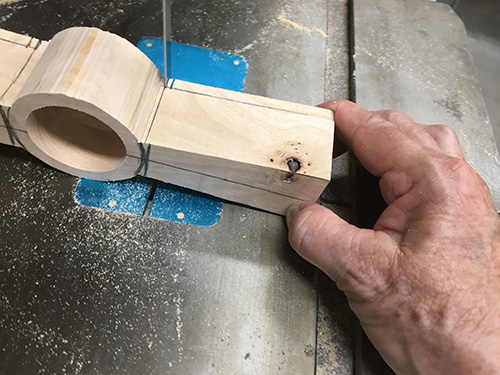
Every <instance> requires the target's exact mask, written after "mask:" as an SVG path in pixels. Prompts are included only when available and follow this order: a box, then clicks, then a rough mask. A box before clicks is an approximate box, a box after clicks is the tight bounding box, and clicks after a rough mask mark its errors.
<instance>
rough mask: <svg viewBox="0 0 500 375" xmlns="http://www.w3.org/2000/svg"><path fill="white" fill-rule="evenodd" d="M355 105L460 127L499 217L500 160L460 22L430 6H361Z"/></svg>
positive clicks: (415, 1)
mask: <svg viewBox="0 0 500 375" xmlns="http://www.w3.org/2000/svg"><path fill="white" fill-rule="evenodd" d="M354 28H355V30H354V38H355V63H356V68H355V70H356V97H357V102H358V103H359V104H361V105H363V106H365V107H367V108H369V109H382V108H390V109H395V110H398V111H401V112H403V113H406V114H408V115H410V116H411V117H413V118H414V119H415V120H416V121H417V122H420V123H423V124H447V125H450V126H451V127H453V128H454V129H455V131H456V132H457V134H458V137H459V139H460V143H461V146H462V149H463V150H464V154H465V157H466V160H467V161H468V162H469V163H470V164H471V165H472V166H473V167H474V168H475V169H476V171H477V172H478V173H479V174H480V175H481V176H482V177H483V179H484V180H485V181H486V183H487V184H488V186H489V188H490V191H491V193H492V195H493V198H494V201H495V204H496V207H497V209H498V210H499V211H500V159H499V156H498V150H497V148H496V144H495V138H494V136H493V131H492V128H491V123H490V120H489V118H488V113H487V110H486V106H485V103H484V98H483V95H482V92H481V89H480V85H479V81H478V77H477V71H476V68H475V66H474V63H473V62H472V57H471V55H470V53H469V51H468V50H467V37H466V32H465V28H464V26H463V23H462V21H461V20H460V19H459V18H458V17H457V15H456V14H455V13H454V11H453V10H452V9H451V8H450V7H449V6H448V5H446V4H441V3H435V2H433V1H429V0H377V1H375V2H374V1H371V0H355V1H354Z"/></svg>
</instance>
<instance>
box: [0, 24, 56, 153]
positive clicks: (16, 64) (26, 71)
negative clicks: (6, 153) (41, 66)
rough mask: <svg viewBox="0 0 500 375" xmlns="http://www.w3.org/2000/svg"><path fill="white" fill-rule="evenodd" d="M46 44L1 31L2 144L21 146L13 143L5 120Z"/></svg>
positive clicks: (0, 94) (0, 128) (0, 106)
mask: <svg viewBox="0 0 500 375" xmlns="http://www.w3.org/2000/svg"><path fill="white" fill-rule="evenodd" d="M46 45H47V43H46V42H43V43H42V42H40V41H39V40H38V39H35V38H31V37H29V36H25V35H20V34H16V33H13V32H10V31H7V30H1V29H0V51H1V53H0V109H1V113H0V115H1V116H0V143H5V144H10V145H15V146H19V144H18V143H17V142H16V141H15V139H14V138H13V139H12V140H11V137H10V136H9V132H8V130H7V125H8V124H7V121H6V120H7V118H8V114H9V110H10V107H11V106H12V104H13V103H14V99H15V98H16V96H17V94H18V93H19V91H20V90H21V88H22V86H23V85H24V83H25V82H26V79H27V77H28V76H29V75H30V74H31V71H32V70H33V68H34V66H35V65H36V63H37V61H38V59H39V58H40V56H41V54H42V53H43V50H44V48H45V47H46Z"/></svg>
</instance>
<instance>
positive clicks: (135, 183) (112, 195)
mask: <svg viewBox="0 0 500 375" xmlns="http://www.w3.org/2000/svg"><path fill="white" fill-rule="evenodd" d="M152 186H153V181H152V180H150V179H148V178H144V177H140V176H138V177H135V178H132V179H130V180H125V181H117V182H105V181H94V180H87V179H85V178H81V179H80V181H78V185H77V186H76V190H75V200H76V201H77V202H78V203H80V204H82V205H84V206H90V207H96V208H102V209H105V210H110V211H117V212H128V213H131V214H134V215H142V214H143V212H144V209H145V207H146V204H147V202H148V197H149V193H150V191H151V187H152Z"/></svg>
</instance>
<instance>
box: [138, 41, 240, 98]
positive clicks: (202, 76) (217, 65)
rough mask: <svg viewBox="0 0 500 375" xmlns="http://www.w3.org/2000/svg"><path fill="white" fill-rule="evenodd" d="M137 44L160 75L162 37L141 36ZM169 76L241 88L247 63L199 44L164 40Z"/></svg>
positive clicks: (235, 56) (214, 85)
mask: <svg viewBox="0 0 500 375" xmlns="http://www.w3.org/2000/svg"><path fill="white" fill-rule="evenodd" d="M137 47H138V48H139V49H140V50H141V51H142V52H144V53H145V54H146V56H148V57H149V58H150V59H151V60H152V61H153V62H154V63H155V64H156V67H157V68H158V70H159V71H160V72H161V74H162V76H163V75H164V69H165V64H164V62H163V41H162V40H161V39H156V38H144V39H141V40H140V41H139V43H137ZM167 48H169V49H170V50H169V54H168V56H169V59H170V60H169V61H170V65H169V72H168V73H169V74H168V77H169V78H176V79H180V80H182V81H188V82H193V83H199V84H202V85H207V86H213V87H219V88H222V89H226V90H233V91H241V92H242V91H243V89H244V88H245V79H246V76H247V69H248V63H247V61H246V59H245V58H243V57H241V56H237V55H233V54H230V53H224V52H220V51H214V50H210V49H206V48H201V47H193V46H188V45H186V44H180V43H175V42H168V46H167Z"/></svg>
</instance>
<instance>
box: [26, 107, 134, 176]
mask: <svg viewBox="0 0 500 375" xmlns="http://www.w3.org/2000/svg"><path fill="white" fill-rule="evenodd" d="M27 130H28V135H29V137H30V138H31V141H32V142H33V143H34V144H35V145H36V146H37V147H38V148H39V149H40V150H41V151H42V152H44V153H46V154H47V155H48V156H49V157H51V158H53V159H55V160H57V161H58V162H60V163H63V164H66V165H68V166H70V167H72V168H77V169H80V170H83V171H91V172H107V171H112V170H114V169H117V168H118V167H119V166H120V165H121V164H122V162H123V160H124V159H125V157H126V155H127V154H126V149H125V145H124V144H123V141H122V140H121V139H120V137H119V136H118V134H116V133H115V132H114V131H113V130H112V129H111V128H110V127H109V126H108V125H106V124H105V123H103V122H102V121H100V120H98V119H96V118H95V117H93V116H91V115H89V114H87V113H84V112H80V111H77V110H74V109H71V108H66V107H45V108H40V109H38V110H36V111H34V112H32V113H31V114H30V115H29V117H28V120H27Z"/></svg>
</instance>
